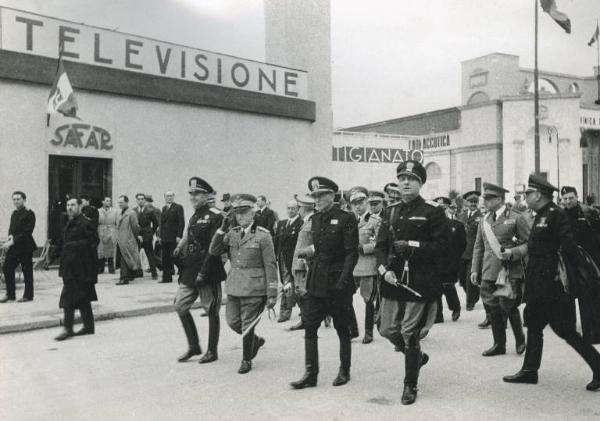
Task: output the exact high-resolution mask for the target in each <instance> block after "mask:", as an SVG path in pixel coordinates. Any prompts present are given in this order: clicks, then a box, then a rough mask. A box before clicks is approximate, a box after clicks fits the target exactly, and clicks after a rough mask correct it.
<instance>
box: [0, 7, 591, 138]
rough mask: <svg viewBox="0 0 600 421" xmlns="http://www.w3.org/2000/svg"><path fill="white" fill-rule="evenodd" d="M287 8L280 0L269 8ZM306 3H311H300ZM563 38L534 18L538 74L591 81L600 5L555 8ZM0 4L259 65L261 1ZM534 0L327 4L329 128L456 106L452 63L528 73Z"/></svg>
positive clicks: (456, 68)
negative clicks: (568, 27) (496, 57)
mask: <svg viewBox="0 0 600 421" xmlns="http://www.w3.org/2000/svg"><path fill="white" fill-rule="evenodd" d="M277 1H285V0H277ZM306 1H310V0H306ZM556 3H557V5H558V9H559V10H560V11H562V12H565V13H566V14H567V15H569V17H570V18H571V23H572V33H571V34H570V35H568V34H566V33H565V32H564V31H563V30H562V29H561V28H560V27H559V26H558V25H557V24H556V23H555V22H554V21H553V20H552V19H551V18H550V17H549V16H548V15H546V14H544V13H540V54H539V63H540V68H541V69H544V70H550V71H555V72H561V73H570V74H576V75H582V76H588V75H592V67H593V66H594V65H595V64H596V49H595V48H590V47H588V46H587V42H588V41H589V39H590V37H591V36H592V34H593V32H594V30H595V27H596V22H597V19H598V18H599V17H600V0H556ZM0 5H3V6H9V7H14V8H18V9H23V10H28V11H32V12H36V13H41V14H44V15H49V16H54V17H58V18H62V19H67V20H72V21H75V22H82V23H86V24H90V25H97V26H103V27H107V28H111V29H117V30H119V31H122V32H129V33H133V34H137V35H141V36H146V37H151V38H156V39H160V40H164V41H170V42H175V43H179V44H185V45H189V46H193V47H197V48H202V49H206V50H212V51H217V52H221V53H226V54H232V55H236V56H239V57H244V58H250V59H255V60H264V56H265V49H264V37H265V35H264V11H263V2H262V0H101V1H100V0H0ZM533 27H534V0H419V1H414V0H332V1H331V49H332V60H331V62H332V63H331V64H332V89H333V93H332V95H333V120H334V121H333V125H334V127H348V126H354V125H359V124H362V123H369V122H374V121H380V120H386V119H390V118H397V117H402V116H405V115H411V114H417V113H421V112H427V111H432V110H436V109H440V108H446V107H452V106H456V105H460V62H461V61H462V60H466V59H469V58H474V57H478V56H481V55H485V54H488V53H491V52H502V53H508V54H515V55H518V56H520V65H521V66H522V67H528V68H533V60H534V59H533V56H534V54H533Z"/></svg>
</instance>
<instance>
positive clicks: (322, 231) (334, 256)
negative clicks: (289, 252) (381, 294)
mask: <svg viewBox="0 0 600 421" xmlns="http://www.w3.org/2000/svg"><path fill="white" fill-rule="evenodd" d="M308 188H309V189H310V192H311V195H312V197H313V198H314V199H315V204H316V208H317V213H315V214H314V215H313V217H312V218H311V219H312V227H311V229H312V239H313V244H312V246H310V247H309V249H310V250H309V251H304V252H301V253H299V257H300V258H304V257H308V256H309V255H312V259H311V264H310V271H309V274H308V282H307V287H306V288H307V294H306V298H305V301H304V305H303V308H302V322H303V324H304V331H305V335H304V351H305V368H306V371H305V373H304V376H303V377H302V378H301V379H300V380H298V381H296V382H292V383H291V386H292V388H294V389H303V388H305V387H314V386H316V385H317V377H318V373H319V351H318V337H317V331H318V329H319V326H320V325H321V322H322V321H323V320H324V319H325V317H326V316H327V315H331V316H332V318H333V324H334V327H335V329H336V331H337V335H338V339H339V342H340V369H339V372H338V375H337V376H336V378H335V379H334V381H333V385H334V386H341V385H344V384H346V383H348V381H350V364H351V352H352V351H351V342H350V329H349V324H350V319H351V317H352V316H351V311H352V295H353V294H354V291H355V290H356V287H355V285H354V279H353V277H352V271H353V270H354V265H356V261H357V260H358V228H357V222H356V218H355V217H354V215H352V214H351V213H349V212H346V211H343V210H341V209H340V208H339V207H338V206H336V205H335V204H334V200H335V194H336V193H337V192H338V191H339V188H338V186H337V184H335V183H334V182H333V181H331V180H329V179H328V178H325V177H312V178H311V179H310V180H309V181H308Z"/></svg>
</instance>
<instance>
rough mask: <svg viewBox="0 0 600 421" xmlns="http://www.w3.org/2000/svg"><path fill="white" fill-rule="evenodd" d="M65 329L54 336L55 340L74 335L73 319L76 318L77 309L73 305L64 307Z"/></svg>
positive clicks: (62, 339)
mask: <svg viewBox="0 0 600 421" xmlns="http://www.w3.org/2000/svg"><path fill="white" fill-rule="evenodd" d="M63 314H64V316H63V317H64V318H63V330H62V332H61V333H60V334H59V335H58V336H57V337H56V338H54V340H55V341H64V340H65V339H68V338H70V337H71V336H73V321H74V319H75V309H74V308H72V307H68V308H65V309H63Z"/></svg>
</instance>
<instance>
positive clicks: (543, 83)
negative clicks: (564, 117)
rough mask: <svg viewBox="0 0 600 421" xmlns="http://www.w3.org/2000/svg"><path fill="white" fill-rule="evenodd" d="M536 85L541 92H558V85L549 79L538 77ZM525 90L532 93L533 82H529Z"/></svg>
mask: <svg viewBox="0 0 600 421" xmlns="http://www.w3.org/2000/svg"><path fill="white" fill-rule="evenodd" d="M538 86H539V89H540V92H542V93H546V94H557V93H558V92H559V91H558V87H557V86H556V85H555V84H554V82H552V81H551V80H550V79H544V78H540V80H539V85H538ZM527 92H529V93H533V82H531V84H530V85H529V88H528V89H527Z"/></svg>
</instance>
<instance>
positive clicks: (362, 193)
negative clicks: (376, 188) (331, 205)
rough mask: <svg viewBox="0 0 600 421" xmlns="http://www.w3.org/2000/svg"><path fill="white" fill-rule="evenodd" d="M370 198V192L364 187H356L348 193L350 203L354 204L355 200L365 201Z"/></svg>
mask: <svg viewBox="0 0 600 421" xmlns="http://www.w3.org/2000/svg"><path fill="white" fill-rule="evenodd" d="M368 196H369V191H368V190H367V189H366V188H365V187H363V186H355V187H352V188H351V189H350V190H349V191H348V201H349V202H350V203H352V202H354V201H355V200H364V199H366V198H367V197H368Z"/></svg>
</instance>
